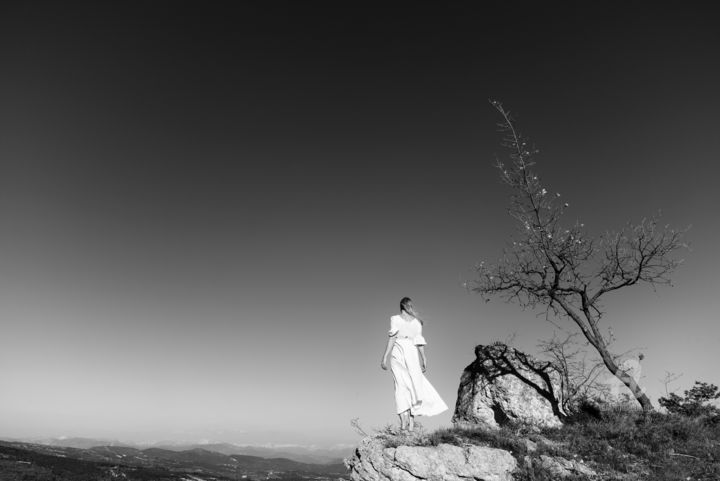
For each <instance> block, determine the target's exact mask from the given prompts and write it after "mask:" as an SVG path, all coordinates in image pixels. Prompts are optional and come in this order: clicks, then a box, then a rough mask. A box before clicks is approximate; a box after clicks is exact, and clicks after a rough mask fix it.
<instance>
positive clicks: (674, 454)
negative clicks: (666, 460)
mask: <svg viewBox="0 0 720 481" xmlns="http://www.w3.org/2000/svg"><path fill="white" fill-rule="evenodd" d="M670 456H683V457H685V458H693V459H698V460H699V459H700V458H698V457H697V456H692V455H690V454H683V453H670Z"/></svg>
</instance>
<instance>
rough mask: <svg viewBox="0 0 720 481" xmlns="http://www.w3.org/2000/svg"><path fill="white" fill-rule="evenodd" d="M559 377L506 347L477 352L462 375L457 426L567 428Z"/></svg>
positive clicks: (479, 348) (482, 348) (547, 366)
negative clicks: (510, 423) (523, 425)
mask: <svg viewBox="0 0 720 481" xmlns="http://www.w3.org/2000/svg"><path fill="white" fill-rule="evenodd" d="M559 386H560V376H559V373H558V372H557V371H555V370H554V368H553V367H552V365H550V364H549V363H547V362H543V361H538V360H536V359H534V358H533V357H532V356H530V355H527V354H525V353H523V352H521V351H518V350H516V349H514V348H511V347H509V346H507V345H505V344H502V343H495V344H492V345H490V346H483V345H479V346H477V347H476V348H475V361H473V363H472V364H470V365H469V366H467V367H466V368H465V370H464V371H463V374H462V377H461V379H460V387H459V388H458V396H457V403H456V405H455V414H454V415H453V422H454V423H455V424H457V425H461V426H468V425H470V426H478V425H480V426H483V427H487V428H491V429H497V428H498V427H499V426H501V425H502V424H504V423H509V422H513V423H520V424H525V425H529V426H535V427H558V426H560V425H561V424H562V422H561V420H560V418H561V417H563V416H564V415H565V413H564V412H562V408H561V405H562V403H561V400H560V393H561V390H560V389H559Z"/></svg>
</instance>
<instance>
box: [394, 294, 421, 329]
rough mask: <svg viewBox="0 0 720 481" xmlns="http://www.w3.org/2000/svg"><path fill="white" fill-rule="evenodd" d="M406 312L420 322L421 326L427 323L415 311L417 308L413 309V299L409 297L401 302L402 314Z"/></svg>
mask: <svg viewBox="0 0 720 481" xmlns="http://www.w3.org/2000/svg"><path fill="white" fill-rule="evenodd" d="M402 311H405V312H407V313H408V314H410V315H411V316H413V317H414V318H415V319H417V320H418V321H420V324H425V321H423V320H422V319H420V316H419V315H418V313H417V311H416V310H415V307H413V303H412V299H410V298H409V297H403V298H402V299H401V300H400V312H402Z"/></svg>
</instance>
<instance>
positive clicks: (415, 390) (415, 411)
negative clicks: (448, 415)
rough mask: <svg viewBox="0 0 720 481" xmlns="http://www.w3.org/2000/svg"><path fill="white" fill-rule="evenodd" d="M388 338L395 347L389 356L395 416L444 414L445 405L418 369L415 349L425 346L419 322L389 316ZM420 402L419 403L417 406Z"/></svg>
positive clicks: (420, 368)
mask: <svg viewBox="0 0 720 481" xmlns="http://www.w3.org/2000/svg"><path fill="white" fill-rule="evenodd" d="M388 335H390V336H395V345H393V348H392V351H391V353H390V370H391V371H392V374H393V380H394V381H395V406H396V408H397V413H398V414H400V413H402V412H405V411H407V410H408V409H410V412H411V413H412V415H413V416H434V415H436V414H440V413H441V412H443V411H445V410H447V408H448V407H447V404H445V402H444V401H443V400H442V398H440V395H439V394H438V393H437V391H436V390H435V388H434V387H433V386H432V384H430V381H428V380H427V378H426V377H425V375H424V374H423V372H422V367H421V366H420V353H419V352H418V348H417V346H424V345H425V344H426V342H425V338H424V337H423V336H422V324H420V321H418V320H417V319H415V318H413V319H412V320H410V321H406V320H405V319H404V318H403V317H402V316H399V315H395V316H392V317H391V318H390V331H388ZM419 401H422V402H421V403H419V404H418V402H419Z"/></svg>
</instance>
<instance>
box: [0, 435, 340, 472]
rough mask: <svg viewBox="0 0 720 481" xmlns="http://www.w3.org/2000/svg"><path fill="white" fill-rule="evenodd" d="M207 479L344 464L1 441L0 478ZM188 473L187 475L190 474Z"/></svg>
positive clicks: (327, 468) (334, 468)
mask: <svg viewBox="0 0 720 481" xmlns="http://www.w3.org/2000/svg"><path fill="white" fill-rule="evenodd" d="M118 476H121V477H124V478H126V479H129V480H134V479H143V480H149V479H153V480H154V479H162V480H165V479H167V480H180V479H184V480H188V479H194V480H196V481H211V480H224V479H233V480H236V479H239V478H242V479H246V480H250V481H252V480H258V479H279V480H300V479H302V480H317V481H328V480H330V479H338V478H346V477H347V469H346V468H345V466H344V465H342V464H332V465H331V464H306V463H299V462H297V461H293V460H290V459H284V458H274V459H267V458H261V457H257V456H245V455H226V454H222V453H218V452H215V451H210V450H206V449H200V448H194V449H190V450H184V451H171V450H168V449H161V448H148V449H137V448H133V447H127V446H95V447H92V448H89V449H79V448H70V447H62V446H48V445H43V444H32V443H17V442H3V441H0V481H10V480H15V479H33V480H34V479H38V480H44V479H48V480H49V479H58V480H68V481H84V480H91V479H92V480H96V479H97V480H104V479H115V478H117V477H118ZM188 476H190V478H189V477H188Z"/></svg>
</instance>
